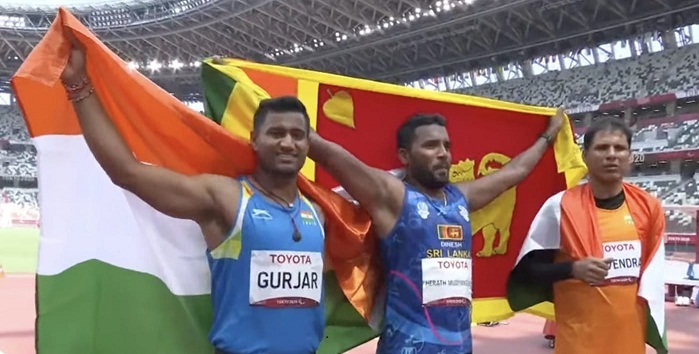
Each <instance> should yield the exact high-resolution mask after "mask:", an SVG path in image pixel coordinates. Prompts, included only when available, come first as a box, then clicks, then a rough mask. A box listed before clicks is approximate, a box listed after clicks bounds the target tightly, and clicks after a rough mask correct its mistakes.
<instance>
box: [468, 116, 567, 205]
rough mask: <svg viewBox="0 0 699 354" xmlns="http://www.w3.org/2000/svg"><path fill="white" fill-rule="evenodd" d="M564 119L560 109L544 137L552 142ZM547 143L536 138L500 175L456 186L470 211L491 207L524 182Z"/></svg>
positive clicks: (541, 138)
mask: <svg viewBox="0 0 699 354" xmlns="http://www.w3.org/2000/svg"><path fill="white" fill-rule="evenodd" d="M564 119H567V118H566V116H565V110H564V109H563V107H559V108H558V110H556V114H555V115H554V116H553V117H551V119H550V120H549V126H548V128H547V129H546V132H545V133H544V136H546V137H548V138H549V140H553V139H554V138H555V137H556V134H558V131H559V130H560V129H561V126H562V125H563V120H564ZM546 140H547V139H544V138H543V136H542V137H539V138H537V139H536V141H535V142H534V144H532V146H530V147H529V148H528V149H527V150H525V151H524V152H523V153H521V154H519V155H517V157H515V158H514V159H512V161H510V162H509V163H507V164H506V165H505V166H503V167H502V169H500V170H499V171H497V172H494V173H492V174H489V175H487V176H485V177H483V178H479V179H477V180H475V181H472V182H463V183H459V184H457V185H456V186H457V187H458V188H459V190H461V193H463V194H464V196H465V197H466V200H467V201H468V203H469V208H470V209H471V211H476V210H478V209H480V208H482V207H484V206H486V205H488V203H490V202H492V201H493V199H495V198H497V197H498V196H499V195H500V194H502V193H504V192H505V191H506V190H508V189H510V188H512V187H514V186H516V185H517V184H519V183H520V182H522V181H523V180H524V179H525V178H526V177H527V176H528V175H529V174H530V173H531V172H532V170H534V167H535V166H536V164H537V163H538V162H539V160H541V157H542V156H543V155H544V153H545V152H546V149H547V148H548V145H549V144H548V142H547V141H546Z"/></svg>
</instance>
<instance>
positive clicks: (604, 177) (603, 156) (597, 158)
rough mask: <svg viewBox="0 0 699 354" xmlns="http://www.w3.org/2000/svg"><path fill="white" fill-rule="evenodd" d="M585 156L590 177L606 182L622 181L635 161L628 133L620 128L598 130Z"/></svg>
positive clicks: (584, 153)
mask: <svg viewBox="0 0 699 354" xmlns="http://www.w3.org/2000/svg"><path fill="white" fill-rule="evenodd" d="M583 158H584V159H585V164H587V169H588V173H589V176H590V178H594V179H596V180H598V181H600V182H604V183H616V182H619V181H621V179H622V178H623V177H624V176H625V175H626V174H627V173H628V172H629V170H630V169H631V162H632V161H633V160H632V155H631V150H630V147H629V143H628V141H627V139H626V135H624V133H623V132H622V131H618V130H603V131H600V132H597V134H595V136H594V137H593V138H592V143H591V144H590V146H589V147H588V149H587V150H585V151H584V152H583Z"/></svg>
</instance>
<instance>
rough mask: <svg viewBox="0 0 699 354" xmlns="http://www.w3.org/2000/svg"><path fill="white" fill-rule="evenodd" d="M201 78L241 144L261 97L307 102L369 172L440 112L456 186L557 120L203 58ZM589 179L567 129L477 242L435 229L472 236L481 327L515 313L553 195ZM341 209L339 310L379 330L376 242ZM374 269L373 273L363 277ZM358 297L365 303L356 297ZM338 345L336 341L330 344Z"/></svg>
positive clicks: (210, 107) (466, 100) (391, 163)
mask: <svg viewBox="0 0 699 354" xmlns="http://www.w3.org/2000/svg"><path fill="white" fill-rule="evenodd" d="M202 80H203V85H204V91H205V108H206V115H207V116H208V117H209V118H211V119H212V120H214V121H215V122H216V123H218V124H220V125H221V126H223V127H225V128H226V129H227V130H228V131H230V132H231V133H232V134H233V135H234V136H237V137H240V138H243V139H246V138H248V137H249V136H250V130H251V129H252V113H253V112H254V111H255V108H256V107H257V103H259V101H260V100H261V99H263V98H268V97H277V96H281V95H295V96H298V97H299V98H300V99H301V100H302V101H303V102H304V104H305V106H306V108H307V109H308V113H309V116H310V120H311V126H312V127H313V128H314V129H316V131H317V132H318V133H319V134H320V135H321V136H323V137H325V138H326V139H329V140H332V141H335V142H337V143H339V144H340V145H342V146H344V147H345V148H347V149H348V150H349V151H350V152H351V153H353V154H354V155H355V156H357V157H358V158H360V159H361V160H363V161H364V162H366V163H367V164H369V165H371V166H374V167H378V168H381V169H384V170H387V171H397V170H399V168H400V163H399V161H398V158H397V152H396V150H397V149H396V143H395V140H394V139H395V134H396V130H397V128H398V126H399V125H400V124H401V123H402V122H403V121H404V120H405V119H406V118H407V117H408V116H410V115H412V114H416V113H439V114H442V115H443V116H445V117H446V118H447V122H448V123H447V125H448V129H449V132H450V135H451V140H452V157H453V161H454V164H453V165H452V169H451V172H450V173H451V180H452V181H453V182H459V181H467V180H473V179H475V178H479V177H482V176H486V175H488V174H490V173H493V172H494V171H497V170H498V169H499V168H500V167H502V166H503V164H506V163H507V162H509V161H510V159H512V158H513V157H514V156H516V155H517V154H519V153H520V152H522V151H524V150H525V149H526V148H528V147H529V146H530V145H531V144H532V143H533V142H534V141H535V139H537V137H538V136H539V135H540V134H541V132H543V131H544V129H545V128H546V126H547V124H548V120H549V117H550V116H551V115H553V114H554V113H555V109H552V108H542V107H532V106H524V105H518V104H513V103H508V102H501V101H495V100H489V99H483V98H477V97H470V96H464V95H458V94H453V93H445V92H431V91H425V90H417V89H412V88H407V87H402V86H397V85H389V84H385V83H379V82H374V81H367V80H360V79H355V78H350V77H344V76H338V75H332V74H327V73H321V72H314V71H307V70H300V69H294V68H288V67H282V66H274V65H264V64H259V63H251V62H247V61H243V60H237V59H225V60H222V61H216V62H214V61H213V60H205V61H204V63H203V65H202ZM585 173H586V169H585V167H584V164H583V163H582V160H581V157H580V150H579V148H578V147H577V145H576V144H575V142H574V139H573V133H572V130H571V127H570V126H569V124H568V123H566V126H565V127H564V128H563V129H562V131H561V133H560V134H559V135H558V137H557V139H556V141H555V144H554V145H553V147H552V148H550V149H549V151H547V153H546V154H545V156H544V157H543V159H542V160H541V162H540V163H539V164H538V166H537V167H536V169H535V170H534V171H533V172H532V174H531V175H530V176H529V177H528V178H527V179H526V180H525V181H524V182H523V183H522V184H520V185H519V186H517V187H515V188H513V189H511V190H509V191H507V192H506V193H504V194H503V195H501V196H500V197H499V198H497V199H496V200H495V201H494V202H493V203H491V204H490V205H489V206H487V207H486V208H484V209H481V210H479V211H477V212H475V213H472V214H471V215H466V216H467V217H470V219H471V222H472V225H473V230H472V234H470V235H464V234H463V233H464V232H465V231H463V230H459V229H458V228H455V227H454V226H450V225H440V226H439V228H438V229H437V230H435V237H438V238H440V239H441V240H442V241H445V242H450V241H451V242H453V241H456V240H458V239H463V237H473V251H474V256H475V260H474V275H473V276H474V284H475V288H474V299H475V301H474V306H475V308H474V314H473V320H474V321H475V322H482V321H495V320H500V319H504V318H507V317H509V316H511V315H512V314H513V311H512V309H511V308H510V307H509V305H508V303H507V301H506V300H505V298H506V288H507V286H506V285H507V278H508V275H509V272H510V270H511V269H512V266H513V265H514V262H515V260H516V257H517V255H518V254H519V249H520V248H521V246H522V243H523V241H524V238H525V236H526V234H527V230H528V228H529V225H530V223H531V221H532V220H533V218H534V216H535V215H536V211H537V210H538V208H539V207H540V206H541V205H542V204H543V203H544V202H545V201H546V200H547V198H548V197H549V196H551V195H554V194H556V193H557V192H560V191H562V190H565V189H566V188H568V187H570V186H574V185H576V184H577V183H578V181H579V180H580V179H581V178H582V176H583V175H584V174H585ZM302 174H303V176H304V177H305V178H306V179H307V181H313V182H309V185H313V186H316V187H317V188H319V190H323V191H325V190H328V189H333V190H334V191H335V192H337V193H338V194H341V195H344V196H345V197H349V196H347V195H346V194H345V193H344V191H343V190H342V188H341V186H338V184H337V182H336V181H335V180H334V179H333V178H332V177H331V176H329V175H328V174H327V173H326V172H325V171H323V170H322V169H321V168H319V167H317V166H316V165H315V164H314V163H313V161H310V160H308V161H307V162H306V164H305V166H304V168H303V170H302ZM306 179H304V183H305V182H306ZM338 203H340V202H339V201H338ZM334 205H335V204H326V207H327V209H326V213H330V214H332V215H333V216H334V217H336V218H337V219H336V220H337V222H338V224H336V225H338V226H337V227H333V232H335V235H331V236H329V237H328V238H327V249H328V252H329V253H330V255H331V258H332V263H333V264H332V266H333V268H334V272H335V274H334V275H333V276H336V277H337V279H338V281H339V284H340V286H341V288H342V292H339V291H333V292H330V293H332V294H341V293H343V294H344V295H345V297H346V299H339V300H337V301H335V302H334V303H336V304H340V303H342V304H343V305H344V304H345V302H347V301H349V303H351V304H352V307H353V308H354V309H355V310H357V313H358V314H361V315H362V316H363V318H364V320H365V321H368V322H377V321H379V320H380V318H378V317H377V316H373V317H372V316H371V314H372V313H379V314H380V312H377V311H374V310H376V309H377V307H376V306H374V305H375V303H374V302H372V301H370V300H372V299H374V297H375V296H376V294H377V293H378V292H379V284H376V283H371V281H373V280H376V279H380V277H379V276H378V275H376V276H375V275H373V273H374V272H376V273H379V271H378V270H377V269H376V268H375V266H374V264H375V263H376V262H374V261H375V260H376V258H377V256H376V254H375V236H374V235H372V234H370V233H369V234H364V233H363V231H362V232H356V231H355V230H357V229H361V230H369V227H367V226H365V225H364V224H361V223H351V222H348V221H343V220H352V221H356V220H358V217H357V215H359V214H357V212H355V211H354V210H351V209H345V210H346V211H349V213H348V214H344V213H337V212H336V211H337V210H338V209H337V207H335V206H334ZM339 205H344V203H340V204H339ZM464 212H465V211H464ZM361 222H362V223H363V222H364V219H361ZM360 224H361V225H362V226H361V227H360V228H358V226H359V225H360ZM348 245H349V246H348ZM340 254H342V256H339V255H340ZM340 260H341V261H340ZM372 262H374V263H372ZM366 271H369V272H370V273H369V274H372V275H371V276H370V277H365V276H364V272H366ZM328 275H330V274H328ZM326 279H328V280H330V279H329V278H327V277H326ZM361 279H364V280H365V281H361ZM369 279H371V281H370V280H369ZM328 283H330V282H329V281H328ZM359 293H361V294H366V296H364V295H363V296H361V297H357V296H356V294H359ZM328 308H329V309H332V306H329V307H328ZM345 308H346V307H345ZM549 312H550V309H549ZM537 313H540V312H537ZM337 315H340V316H342V317H338V316H337ZM349 315H350V314H349V312H338V311H329V312H328V324H329V327H328V328H343V327H344V326H346V325H348V324H349V323H351V322H349V321H348V320H347V318H345V317H344V316H349ZM352 316H354V315H352ZM351 318H357V317H356V316H354V317H351ZM353 328H354V329H357V328H361V325H360V324H356V326H355V327H353ZM329 333H333V332H331V331H329ZM333 340H334V339H333V337H328V339H327V341H326V343H325V344H328V345H329V343H330V342H331V341H333ZM357 342H358V343H359V341H357Z"/></svg>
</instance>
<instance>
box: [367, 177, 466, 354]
mask: <svg viewBox="0 0 699 354" xmlns="http://www.w3.org/2000/svg"><path fill="white" fill-rule="evenodd" d="M405 188H406V190H405V200H404V203H403V210H402V211H401V215H400V217H399V219H398V222H397V224H396V226H395V227H394V229H393V230H392V231H391V232H390V233H389V234H388V235H387V237H386V238H384V239H382V240H381V242H380V251H381V258H382V261H383V265H384V268H385V270H386V272H387V277H386V279H387V293H386V310H385V311H386V312H385V317H384V328H383V330H382V333H381V337H380V339H379V345H378V349H377V353H380V354H464V353H471V351H472V348H471V345H472V343H471V305H470V300H471V274H472V273H471V267H470V266H471V223H470V221H469V215H468V204H467V202H466V199H465V198H464V196H463V194H462V193H461V192H460V191H459V190H458V189H457V188H456V187H455V186H453V185H447V186H446V187H445V189H444V191H445V194H446V205H445V201H444V200H436V199H432V198H430V197H428V196H426V195H425V194H423V193H421V192H419V191H417V190H416V189H414V188H413V187H412V186H410V185H408V184H405Z"/></svg>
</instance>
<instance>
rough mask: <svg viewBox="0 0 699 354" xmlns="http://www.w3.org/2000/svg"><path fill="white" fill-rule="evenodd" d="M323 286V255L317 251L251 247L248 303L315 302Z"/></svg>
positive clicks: (305, 304)
mask: <svg viewBox="0 0 699 354" xmlns="http://www.w3.org/2000/svg"><path fill="white" fill-rule="evenodd" d="M322 286H323V256H322V255H321V254H320V252H294V251H252V255H251V257H250V305H255V306H265V307H276V308H281V307H314V306H318V304H319V303H320V294H321V290H322Z"/></svg>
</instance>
